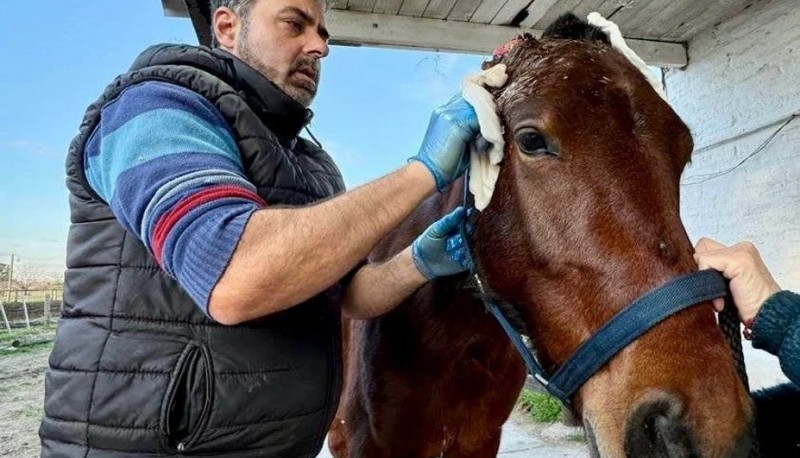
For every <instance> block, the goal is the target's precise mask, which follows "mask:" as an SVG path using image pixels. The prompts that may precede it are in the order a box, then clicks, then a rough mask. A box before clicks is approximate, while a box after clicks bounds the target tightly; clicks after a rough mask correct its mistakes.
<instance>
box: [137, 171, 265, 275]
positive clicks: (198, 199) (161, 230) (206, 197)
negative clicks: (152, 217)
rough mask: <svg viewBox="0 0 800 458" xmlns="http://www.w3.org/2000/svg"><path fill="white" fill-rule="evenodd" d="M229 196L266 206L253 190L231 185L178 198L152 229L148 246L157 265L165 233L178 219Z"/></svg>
mask: <svg viewBox="0 0 800 458" xmlns="http://www.w3.org/2000/svg"><path fill="white" fill-rule="evenodd" d="M231 197H239V198H242V199H247V200H251V201H253V202H255V203H256V204H258V205H259V206H261V207H266V206H267V203H266V202H265V201H264V199H262V198H261V197H259V196H258V195H257V194H255V193H254V192H252V191H249V190H247V189H243V188H241V187H238V186H231V185H219V186H212V187H210V188H205V189H203V190H201V191H200V192H197V193H195V194H192V195H189V196H186V197H184V198H183V199H181V200H179V201H178V202H177V203H176V204H175V206H174V207H172V209H170V210H169V211H168V212H166V213H164V214H163V215H162V216H161V218H159V219H158V222H157V223H156V226H155V229H154V230H153V236H152V240H151V241H150V246H151V247H152V249H153V254H154V255H155V257H156V260H157V261H158V263H159V265H162V263H161V256H162V254H163V253H162V251H163V249H164V243H165V242H166V240H167V235H169V233H170V231H171V230H172V228H173V227H174V226H175V224H177V223H178V221H180V220H181V218H183V217H184V216H186V214H187V213H189V212H190V211H192V210H194V209H195V208H197V207H199V206H201V205H203V204H206V203H208V202H212V201H214V200H217V199H226V198H231Z"/></svg>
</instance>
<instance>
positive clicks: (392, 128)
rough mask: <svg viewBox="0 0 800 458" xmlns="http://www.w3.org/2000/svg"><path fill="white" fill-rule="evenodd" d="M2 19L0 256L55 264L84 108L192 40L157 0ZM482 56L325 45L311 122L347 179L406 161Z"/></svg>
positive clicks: (31, 6)
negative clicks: (154, 49) (118, 79)
mask: <svg viewBox="0 0 800 458" xmlns="http://www.w3.org/2000/svg"><path fill="white" fill-rule="evenodd" d="M5 12H6V13H7V14H9V15H10V16H6V18H5V19H4V20H3V21H2V25H0V56H2V59H3V63H2V65H0V263H8V262H9V261H10V257H11V255H12V254H14V255H15V256H16V258H17V262H18V263H19V262H20V261H19V260H20V259H21V263H22V264H27V265H32V266H36V267H38V268H40V269H42V270H43V271H45V272H47V273H49V274H51V275H58V274H60V273H61V272H62V271H63V268H64V258H65V251H66V238H67V230H68V227H69V208H68V203H67V196H68V194H67V190H66V187H65V184H64V178H65V172H64V161H65V157H66V152H67V148H68V146H69V142H70V140H71V139H72V138H73V137H74V136H75V134H76V133H77V129H78V126H79V125H80V122H81V119H82V117H83V113H84V112H85V110H86V107H87V106H88V105H89V104H91V103H92V102H93V101H94V100H95V99H97V97H98V96H99V95H100V94H101V93H102V91H103V89H104V88H105V86H106V85H107V84H108V83H109V82H110V81H111V80H112V79H113V78H114V77H115V76H117V75H118V74H120V73H123V72H125V71H126V70H127V68H128V67H129V66H130V64H131V62H133V60H134V58H135V57H136V56H137V55H138V54H139V53H140V52H141V51H142V50H144V49H145V48H146V47H148V46H150V45H152V44H156V43H190V44H196V43H197V38H196V36H195V34H194V30H193V29H192V26H191V24H190V22H189V20H188V19H187V18H170V17H165V16H164V14H163V10H162V7H161V0H136V1H128V0H29V1H24V2H15V6H14V8H13V9H6V10H5ZM485 57H486V56H475V55H465V54H449V53H433V52H422V51H410V50H392V49H378V48H370V47H342V46H333V47H331V52H330V55H329V56H328V57H327V58H326V59H325V60H324V61H323V64H322V79H321V83H320V87H319V92H318V95H317V99H316V100H315V102H314V104H313V105H312V106H311V108H312V109H313V110H314V112H315V116H314V119H313V121H312V123H311V126H310V128H311V131H312V132H313V133H314V135H315V136H316V137H317V138H318V139H319V140H320V142H321V143H322V144H323V146H324V147H325V149H326V150H327V151H328V152H329V153H330V154H331V156H333V158H334V159H335V160H336V163H337V164H338V165H339V168H340V169H341V170H342V174H343V175H344V178H345V181H346V183H347V185H348V188H352V187H354V186H357V185H359V184H362V183H365V182H368V181H371V180H373V179H376V178H378V177H380V176H382V175H385V174H386V173H389V172H391V171H392V170H394V169H396V168H398V167H400V166H401V165H403V164H405V161H406V159H407V158H408V157H409V156H411V155H413V154H414V153H415V152H416V150H417V149H418V148H419V144H420V142H421V140H422V136H423V134H424V132H425V128H426V126H427V123H428V118H429V117H430V112H431V111H432V110H433V109H434V108H435V107H436V106H438V105H440V104H443V103H445V102H447V100H449V99H450V97H451V96H452V95H453V94H454V93H455V92H457V91H458V88H459V85H460V81H461V79H462V78H463V77H464V75H466V74H469V73H473V72H475V71H478V70H479V68H480V63H481V61H483V60H484V58H485Z"/></svg>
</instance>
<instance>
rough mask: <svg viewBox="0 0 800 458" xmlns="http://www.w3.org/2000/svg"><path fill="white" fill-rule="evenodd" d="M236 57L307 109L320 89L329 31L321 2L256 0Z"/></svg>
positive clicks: (241, 33)
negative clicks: (318, 87) (322, 60)
mask: <svg viewBox="0 0 800 458" xmlns="http://www.w3.org/2000/svg"><path fill="white" fill-rule="evenodd" d="M231 52H233V54H234V55H236V56H237V57H239V58H240V59H242V60H243V61H245V62H246V63H248V64H249V65H250V66H251V67H253V68H255V69H256V70H258V71H259V72H261V74H263V75H264V76H266V77H267V78H269V79H270V80H271V81H272V82H273V83H275V84H276V85H277V86H278V87H280V88H281V89H282V90H283V91H284V92H286V93H287V94H288V95H289V96H290V97H292V98H293V99H295V100H296V101H298V102H299V103H301V104H302V105H303V106H306V107H308V106H309V105H311V102H312V101H313V100H314V96H315V95H316V93H317V86H318V84H319V77H320V69H321V66H320V60H321V59H322V58H323V57H325V56H327V55H328V31H327V30H326V29H325V18H324V17H323V11H322V7H321V6H320V3H319V1H318V0H256V2H255V4H254V5H252V7H251V9H250V11H249V14H248V16H247V21H246V22H245V23H243V24H240V27H239V31H238V34H237V37H236V43H235V47H234V49H232V50H231Z"/></svg>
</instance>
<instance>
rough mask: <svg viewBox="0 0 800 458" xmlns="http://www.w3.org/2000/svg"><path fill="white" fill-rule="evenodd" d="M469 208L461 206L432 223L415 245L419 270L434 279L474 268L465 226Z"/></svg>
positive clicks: (414, 250) (429, 278) (415, 256)
mask: <svg viewBox="0 0 800 458" xmlns="http://www.w3.org/2000/svg"><path fill="white" fill-rule="evenodd" d="M466 217H467V211H466V210H465V209H464V207H458V208H456V209H455V210H453V211H452V212H450V213H449V214H447V215H445V216H444V217H442V218H441V219H440V220H438V221H436V222H435V223H433V224H431V225H430V226H428V228H427V229H425V232H423V233H422V234H421V235H420V236H419V237H417V239H416V240H414V243H413V244H411V257H412V259H413V260H414V265H415V266H416V267H417V270H419V271H420V273H421V274H422V275H423V276H424V277H425V278H427V279H428V280H432V279H434V278H436V277H442V276H445V275H453V274H457V273H459V272H464V271H466V270H469V269H470V268H472V260H471V259H470V255H469V250H468V248H467V244H466V243H465V241H464V237H463V234H462V233H461V229H462V227H463V221H464V218H466Z"/></svg>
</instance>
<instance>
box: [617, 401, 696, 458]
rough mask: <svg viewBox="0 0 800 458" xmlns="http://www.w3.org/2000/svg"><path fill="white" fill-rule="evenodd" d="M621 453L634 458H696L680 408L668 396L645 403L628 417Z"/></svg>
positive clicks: (677, 403)
mask: <svg viewBox="0 0 800 458" xmlns="http://www.w3.org/2000/svg"><path fill="white" fill-rule="evenodd" d="M625 453H626V455H627V456H629V457H636V458H656V457H658V458H689V457H698V456H700V454H699V453H698V452H697V449H696V445H695V441H694V439H693V437H692V433H691V431H690V430H689V428H688V426H687V424H686V422H685V420H684V418H683V405H682V404H681V402H680V401H679V400H677V399H676V398H674V397H672V396H663V397H659V398H658V399H656V400H652V401H647V402H645V403H643V404H641V405H640V406H639V407H637V408H636V410H635V411H634V413H633V415H631V416H630V417H629V418H628V422H627V426H626V432H625Z"/></svg>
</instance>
